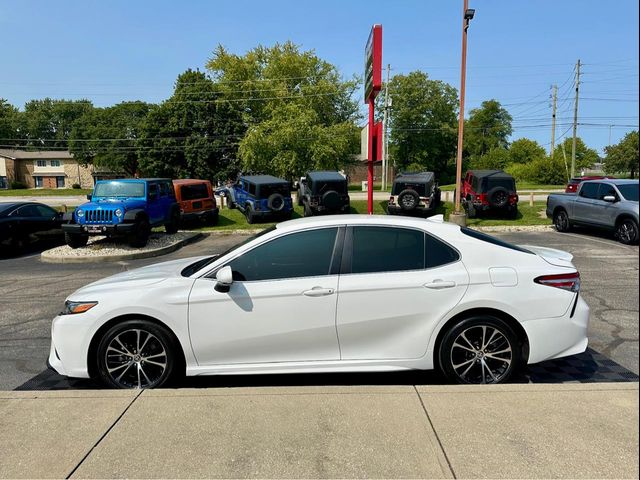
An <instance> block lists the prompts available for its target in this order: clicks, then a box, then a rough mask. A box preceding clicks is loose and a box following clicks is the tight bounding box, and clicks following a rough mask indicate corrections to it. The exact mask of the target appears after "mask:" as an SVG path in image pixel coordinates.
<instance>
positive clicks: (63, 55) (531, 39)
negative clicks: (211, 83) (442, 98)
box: [0, 0, 638, 151]
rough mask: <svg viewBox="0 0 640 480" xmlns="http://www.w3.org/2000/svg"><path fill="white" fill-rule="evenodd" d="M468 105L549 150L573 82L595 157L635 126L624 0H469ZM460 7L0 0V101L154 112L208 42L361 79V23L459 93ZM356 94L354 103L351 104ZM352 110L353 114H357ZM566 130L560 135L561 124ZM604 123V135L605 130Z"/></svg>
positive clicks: (631, 4) (402, 66) (408, 64)
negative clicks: (275, 51) (555, 101)
mask: <svg viewBox="0 0 640 480" xmlns="http://www.w3.org/2000/svg"><path fill="white" fill-rule="evenodd" d="M470 7H471V8H475V9H476V17H475V18H474V20H473V21H472V23H471V27H470V30H469V49H468V65H469V68H468V76H467V102H468V107H467V111H468V108H473V107H474V106H477V105H479V104H480V102H481V101H482V100H485V99H489V98H496V99H498V100H499V101H501V102H502V103H503V104H504V105H505V106H506V108H508V109H509V111H510V112H511V114H512V115H513V117H514V135H513V138H514V139H515V138H519V137H522V136H526V137H529V138H533V139H535V140H537V141H539V142H540V143H541V144H547V145H548V143H549V141H550V127H548V126H546V125H547V124H549V123H550V117H551V108H550V103H549V96H550V93H551V90H550V86H551V85H552V84H557V85H558V87H560V91H559V93H560V98H559V105H560V109H559V113H558V118H559V120H558V123H559V126H558V128H557V131H556V136H557V137H559V136H561V135H562V134H563V133H565V132H566V135H567V136H568V135H570V134H571V132H570V131H567V127H568V125H566V124H568V122H570V121H571V117H572V109H573V98H572V97H573V89H572V82H573V70H574V65H575V63H576V61H577V59H578V58H580V59H581V61H582V62H583V63H584V64H585V65H584V67H583V69H582V72H583V74H584V75H583V76H582V80H583V81H584V83H583V84H582V85H581V97H583V98H584V100H581V102H580V108H579V110H580V121H581V122H582V123H587V124H591V125H584V126H580V127H579V135H580V136H581V137H582V138H584V139H585V140H586V142H587V143H588V144H589V145H590V146H592V147H594V148H597V149H598V150H599V151H601V150H602V148H603V147H604V146H605V145H607V144H608V142H609V132H610V130H611V141H612V142H614V143H615V142H616V141H618V140H619V139H620V138H621V137H622V136H623V135H624V134H625V133H626V132H627V131H629V130H632V129H634V128H637V127H630V126H628V125H631V126H637V125H638V1H637V0H615V1H608V2H605V1H602V0H599V1H595V0H581V1H578V0H562V1H559V0H555V1H551V0H536V1H532V0H531V1H525V0H470ZM461 9H462V0H440V1H435V0H430V1H427V0H417V1H413V0H411V1H410V0H396V1H389V0H387V1H385V2H382V1H375V0H371V1H355V0H354V1H347V0H342V1H339V0H324V1H322V2H310V1H301V0H298V1H284V0H271V1H248V0H234V1H226V0H225V1H222V0H218V1H212V0H211V1H204V0H201V1H182V2H177V1H174V2H170V1H164V0H154V1H135V2H134V1H120V0H112V1H97V0H95V1H91V0H85V1H62V0H59V1H55V2H51V1H30V0H14V1H7V0H0V59H1V60H0V61H1V65H2V67H3V68H2V73H0V97H3V98H6V99H8V100H9V101H10V102H11V103H12V104H14V105H16V106H18V107H22V106H23V105H24V103H25V102H26V101H27V100H29V99H32V98H43V97H46V96H49V97H53V98H67V99H76V98H89V99H91V100H92V101H93V102H94V103H95V105H97V106H105V105H110V104H113V103H117V102H120V101H123V100H136V99H140V100H145V101H149V102H159V101H161V100H163V99H165V98H167V97H168V96H169V95H170V94H171V91H172V87H173V82H174V80H175V78H176V76H177V75H178V74H179V73H180V72H182V71H184V70H185V69H187V68H203V67H204V64H205V63H206V61H207V59H208V58H209V56H210V55H211V52H212V50H213V48H214V47H215V46H216V45H217V44H223V45H224V46H225V47H227V48H228V49H229V50H231V51H232V52H235V53H239V54H242V53H244V52H246V51H247V50H248V49H251V48H252V47H254V46H256V45H257V44H263V45H272V44H273V43H275V42H283V41H286V40H292V41H294V42H295V43H297V44H299V45H301V46H302V47H303V48H304V49H313V50H315V51H316V53H317V54H318V55H319V56H320V57H322V58H324V59H326V60H328V61H330V62H332V63H334V64H335V65H337V66H338V68H339V69H340V71H341V72H342V73H343V75H344V76H345V77H350V76H351V75H353V74H354V73H355V74H358V75H360V74H362V69H363V62H364V60H363V52H364V44H365V42H366V40H367V36H368V34H369V30H370V28H371V25H372V24H373V23H381V24H382V25H383V51H384V53H383V63H384V64H385V65H386V64H387V63H390V64H391V68H392V74H393V73H406V72H410V71H412V70H415V69H421V70H424V71H426V72H427V73H428V74H429V75H430V76H431V77H432V78H435V79H441V80H445V81H447V82H449V83H450V84H452V85H453V86H455V87H456V88H457V87H458V86H459V81H460V78H459V76H460V73H459V68H460V66H459V62H460V23H461V21H460V16H461ZM359 98H360V97H359ZM363 108H364V106H363ZM565 125H566V126H565ZM608 125H614V126H613V127H612V128H611V129H609V126H608Z"/></svg>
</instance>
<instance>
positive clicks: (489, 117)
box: [464, 100, 513, 159]
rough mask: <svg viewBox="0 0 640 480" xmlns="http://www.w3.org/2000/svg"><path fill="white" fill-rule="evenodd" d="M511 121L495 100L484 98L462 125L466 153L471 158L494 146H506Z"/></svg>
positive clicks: (479, 155)
mask: <svg viewBox="0 0 640 480" xmlns="http://www.w3.org/2000/svg"><path fill="white" fill-rule="evenodd" d="M511 121H512V118H511V115H510V114H509V112H508V111H507V110H506V109H504V108H503V107H502V106H501V105H500V102H498V101H497V100H486V101H484V102H482V104H481V105H480V107H479V108H474V109H473V110H471V111H470V112H469V119H468V120H467V121H466V122H465V127H464V149H465V153H466V155H468V156H469V157H470V158H472V159H473V157H481V156H482V155H484V154H486V153H487V152H488V151H489V150H491V149H494V148H504V149H506V148H508V147H509V141H508V138H509V136H510V135H511V133H512V131H513V130H512V128H511Z"/></svg>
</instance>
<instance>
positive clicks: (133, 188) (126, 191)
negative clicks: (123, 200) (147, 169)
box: [93, 181, 144, 197]
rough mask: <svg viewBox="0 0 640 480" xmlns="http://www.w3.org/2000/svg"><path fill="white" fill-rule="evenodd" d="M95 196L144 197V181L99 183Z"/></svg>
mask: <svg viewBox="0 0 640 480" xmlns="http://www.w3.org/2000/svg"><path fill="white" fill-rule="evenodd" d="M93 196H94V197H144V182H118V181H115V182H105V183H97V184H96V188H95V190H94V191H93Z"/></svg>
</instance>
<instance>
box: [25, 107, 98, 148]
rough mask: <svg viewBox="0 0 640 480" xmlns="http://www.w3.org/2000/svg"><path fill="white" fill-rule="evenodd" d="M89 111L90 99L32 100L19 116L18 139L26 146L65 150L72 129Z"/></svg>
mask: <svg viewBox="0 0 640 480" xmlns="http://www.w3.org/2000/svg"><path fill="white" fill-rule="evenodd" d="M92 110H93V104H92V103H91V102H90V101H89V100H52V99H50V98H45V99H43V100H31V101H29V102H27V104H26V105H25V106H24V112H21V114H20V115H19V122H18V129H19V131H20V136H21V137H22V138H26V139H27V140H26V146H29V147H41V148H56V147H60V148H67V142H68V140H69V138H70V134H71V131H72V130H73V128H74V126H75V125H76V123H77V122H78V121H80V118H82V116H84V115H85V114H87V113H89V112H91V111H92Z"/></svg>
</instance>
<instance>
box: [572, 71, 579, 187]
mask: <svg viewBox="0 0 640 480" xmlns="http://www.w3.org/2000/svg"><path fill="white" fill-rule="evenodd" d="M579 92H580V59H578V63H577V64H576V102H575V105H574V106H573V147H572V148H571V177H572V178H573V177H575V176H576V139H577V133H578V95H579Z"/></svg>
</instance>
